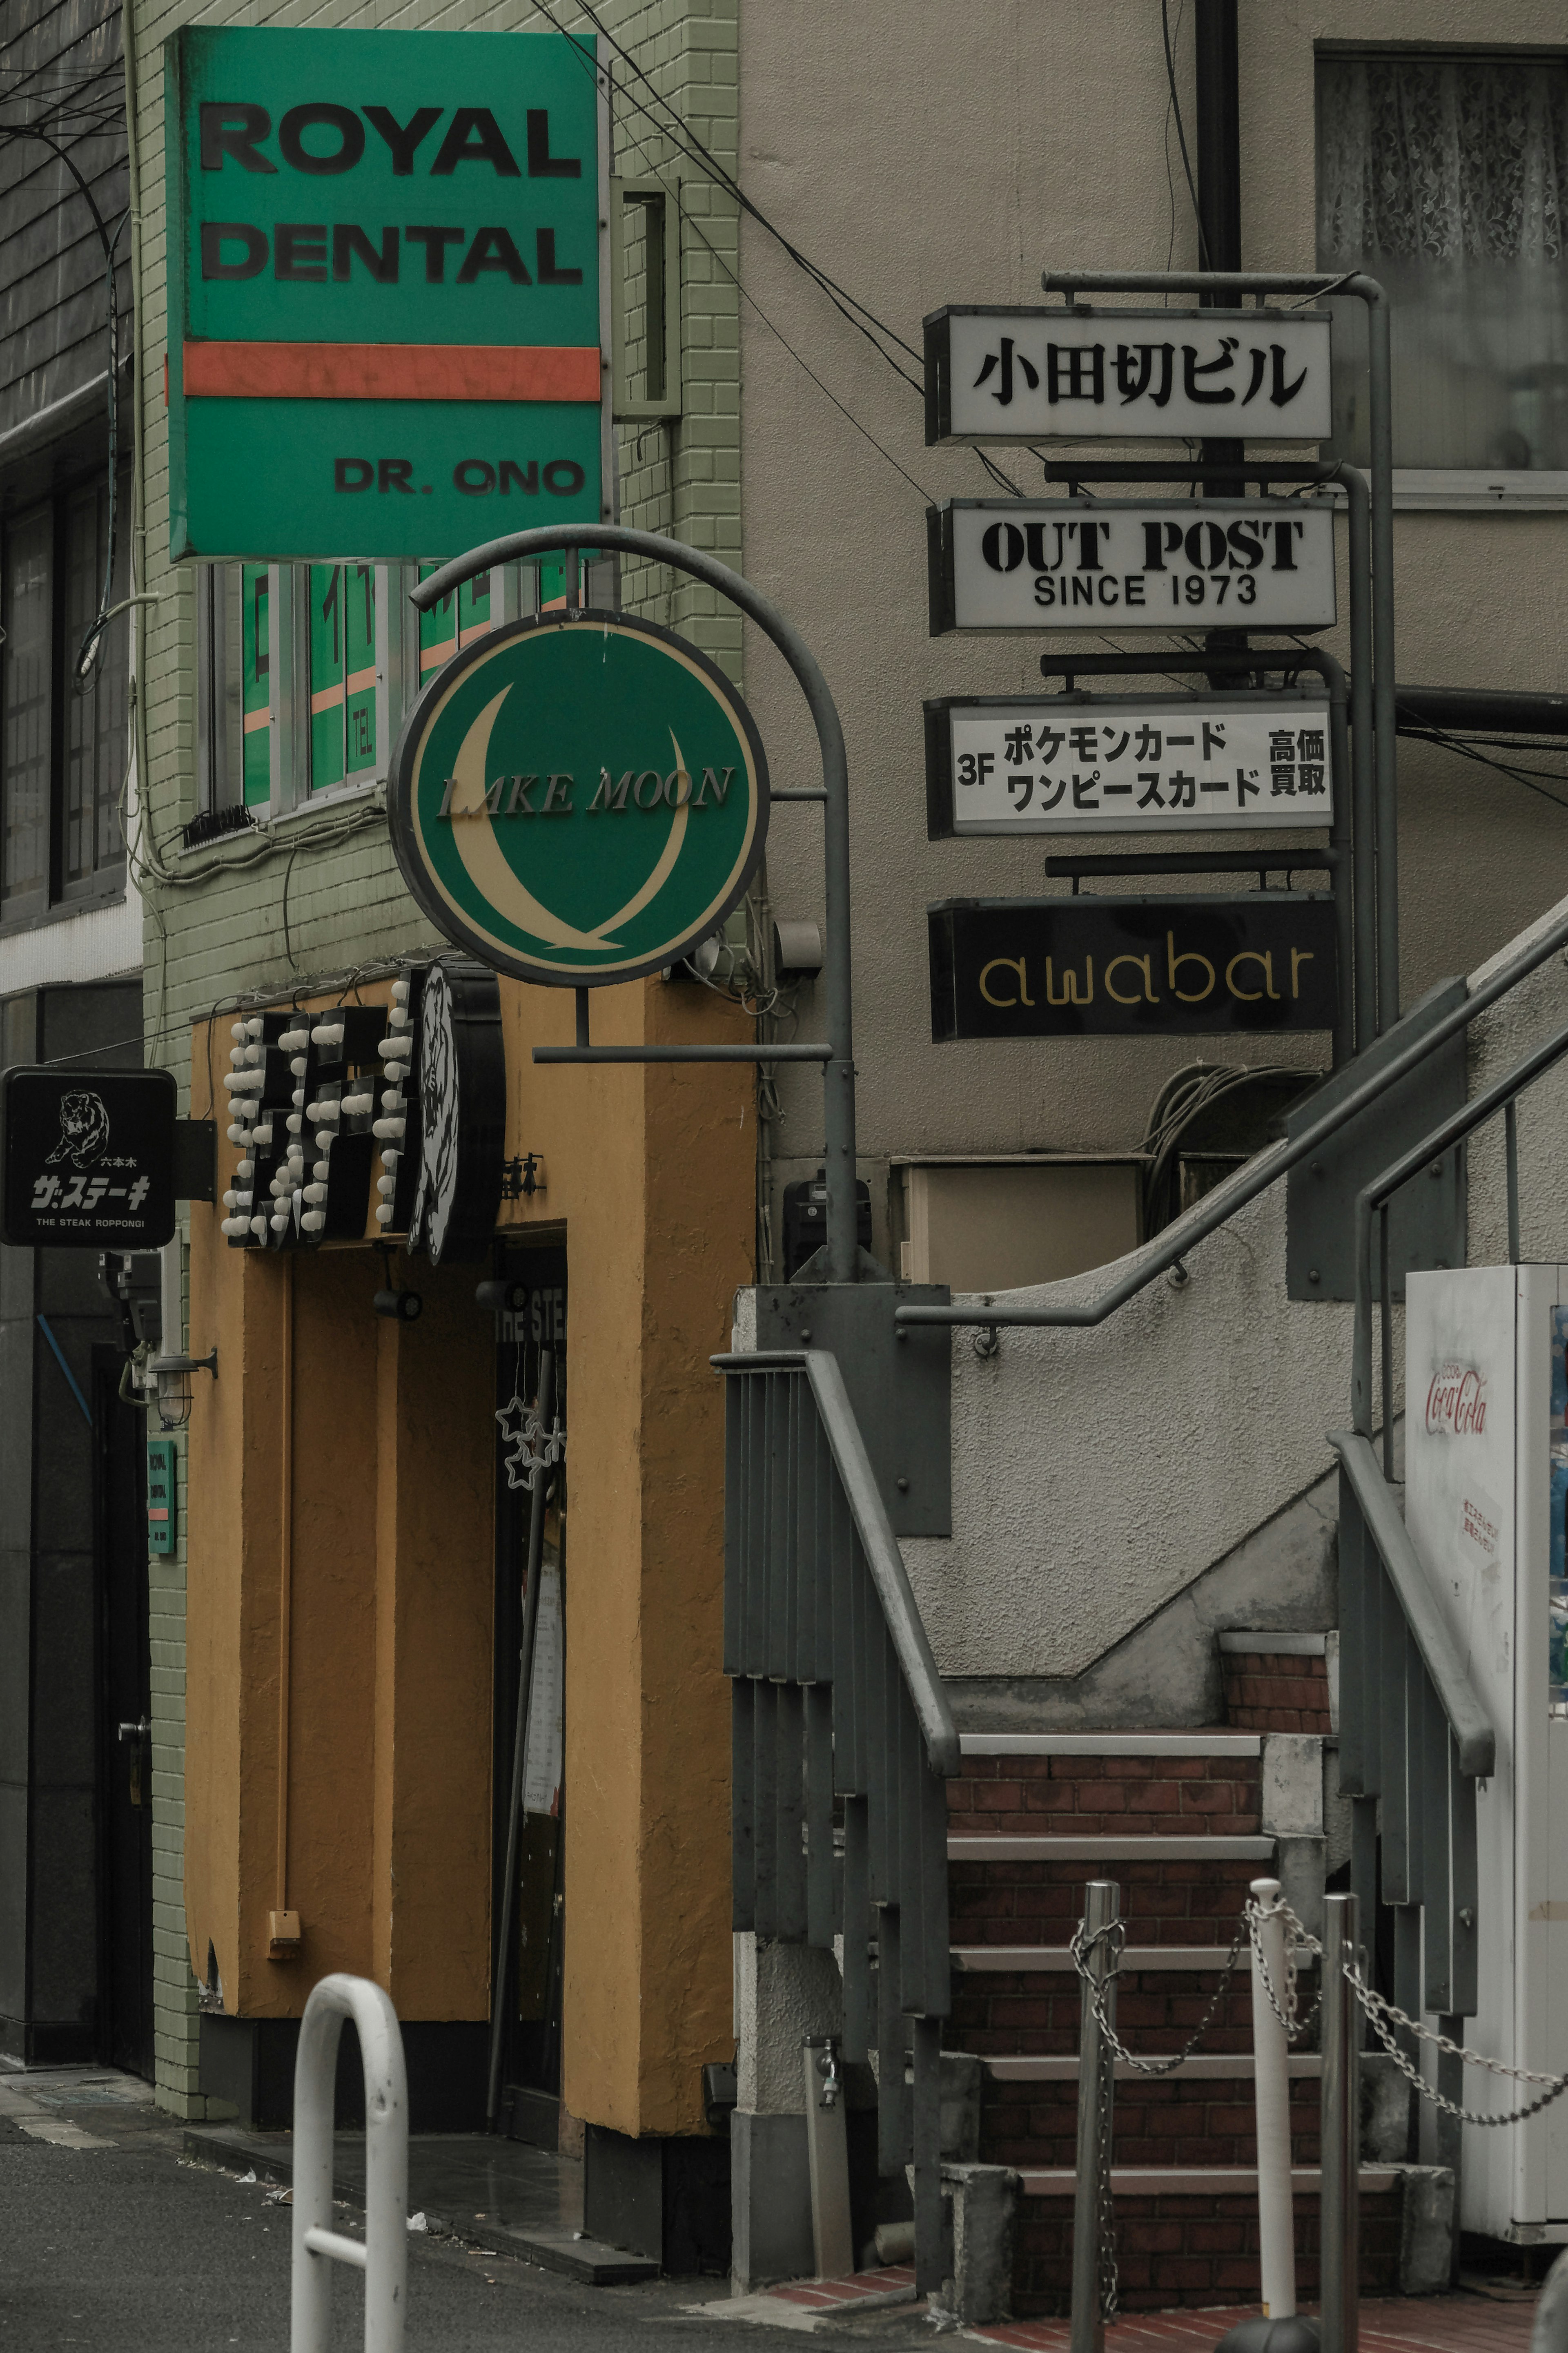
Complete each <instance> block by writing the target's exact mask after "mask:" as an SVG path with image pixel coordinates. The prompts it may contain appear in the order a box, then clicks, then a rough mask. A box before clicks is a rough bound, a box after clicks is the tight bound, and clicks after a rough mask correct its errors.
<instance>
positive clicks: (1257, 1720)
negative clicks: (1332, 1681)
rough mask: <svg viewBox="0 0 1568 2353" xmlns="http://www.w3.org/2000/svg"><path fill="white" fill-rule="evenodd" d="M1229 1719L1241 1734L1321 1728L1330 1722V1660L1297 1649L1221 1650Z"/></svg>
mask: <svg viewBox="0 0 1568 2353" xmlns="http://www.w3.org/2000/svg"><path fill="white" fill-rule="evenodd" d="M1220 1670H1221V1672H1222V1673H1223V1675H1224V1678H1225V1715H1226V1723H1227V1724H1231V1725H1235V1726H1236V1728H1237V1731H1238V1732H1320V1733H1328V1732H1331V1731H1332V1729H1333V1726H1332V1725H1331V1723H1330V1721H1329V1668H1328V1662H1327V1660H1326V1659H1311V1658H1301V1657H1300V1656H1298V1655H1297V1653H1296V1652H1294V1651H1283V1652H1276V1651H1221V1653H1220Z"/></svg>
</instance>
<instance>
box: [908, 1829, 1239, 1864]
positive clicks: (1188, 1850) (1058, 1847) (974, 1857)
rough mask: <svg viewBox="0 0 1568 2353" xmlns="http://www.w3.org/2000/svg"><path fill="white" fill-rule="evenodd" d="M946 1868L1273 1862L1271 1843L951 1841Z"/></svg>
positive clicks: (1214, 1840) (1104, 1836) (1217, 1839)
mask: <svg viewBox="0 0 1568 2353" xmlns="http://www.w3.org/2000/svg"><path fill="white" fill-rule="evenodd" d="M947 1859H948V1861H949V1862H1272V1861H1273V1859H1274V1841H1273V1840H1272V1839H1271V1838H1229V1837H1215V1838H1117V1837H1113V1836H1111V1835H1110V1834H1109V1833H1103V1834H1101V1835H1099V1836H1092V1837H1089V1838H1050V1837H1038V1838H1037V1837H1013V1836H1010V1835H1009V1836H1004V1837H1000V1838H950V1839H949V1840H948V1842H947Z"/></svg>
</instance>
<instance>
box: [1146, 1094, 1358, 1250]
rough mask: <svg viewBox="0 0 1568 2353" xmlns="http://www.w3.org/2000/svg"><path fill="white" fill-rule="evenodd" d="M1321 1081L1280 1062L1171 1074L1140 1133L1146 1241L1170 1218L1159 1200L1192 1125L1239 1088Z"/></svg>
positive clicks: (1171, 1213)
mask: <svg viewBox="0 0 1568 2353" xmlns="http://www.w3.org/2000/svg"><path fill="white" fill-rule="evenodd" d="M1320 1076H1321V1072H1319V1071H1299V1070H1294V1069H1292V1068H1291V1067H1290V1066H1289V1064H1288V1063H1284V1062H1264V1063H1257V1064H1247V1063H1239V1064H1237V1063H1226V1062H1202V1061H1199V1062H1187V1063H1184V1065H1183V1067H1182V1069H1180V1070H1179V1071H1173V1072H1172V1074H1171V1076H1170V1077H1169V1078H1168V1079H1167V1080H1166V1081H1165V1083H1164V1085H1163V1087H1162V1088H1161V1090H1160V1092H1159V1093H1158V1094H1157V1095H1156V1096H1155V1098H1154V1101H1153V1103H1152V1106H1151V1108H1150V1112H1149V1118H1148V1122H1147V1124H1146V1125H1145V1128H1144V1131H1143V1143H1142V1150H1143V1151H1144V1152H1146V1153H1148V1154H1149V1155H1150V1163H1149V1166H1148V1167H1147V1169H1146V1170H1145V1171H1144V1176H1143V1204H1144V1229H1145V1233H1146V1235H1147V1234H1154V1233H1158V1232H1159V1231H1160V1230H1161V1229H1162V1228H1163V1227H1164V1226H1167V1225H1169V1223H1170V1222H1171V1219H1172V1218H1173V1216H1174V1215H1175V1210H1174V1208H1173V1207H1171V1205H1170V1204H1169V1203H1168V1202H1167V1200H1166V1199H1165V1198H1164V1195H1165V1191H1166V1189H1167V1188H1168V1185H1169V1180H1170V1178H1171V1176H1172V1175H1173V1168H1172V1162H1173V1158H1174V1156H1175V1154H1176V1151H1177V1148H1178V1146H1179V1145H1180V1144H1181V1141H1182V1138H1183V1137H1184V1135H1185V1134H1186V1133H1187V1131H1188V1129H1189V1128H1190V1127H1191V1126H1192V1125H1193V1124H1194V1121H1195V1120H1197V1119H1199V1118H1201V1117H1202V1115H1203V1114H1204V1113H1205V1112H1210V1111H1213V1110H1214V1108H1215V1105H1216V1104H1217V1103H1222V1102H1223V1101H1224V1100H1225V1099H1226V1097H1227V1096H1229V1095H1233V1094H1235V1093H1236V1092H1237V1091H1238V1089H1240V1088H1242V1087H1249V1086H1256V1085H1258V1084H1259V1083H1261V1082H1266V1081H1268V1080H1276V1081H1279V1080H1289V1081H1292V1082H1297V1083H1299V1084H1300V1085H1301V1086H1303V1087H1306V1086H1310V1084H1311V1082H1312V1081H1313V1080H1314V1079H1316V1078H1318V1077H1320Z"/></svg>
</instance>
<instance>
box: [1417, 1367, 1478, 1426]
mask: <svg viewBox="0 0 1568 2353" xmlns="http://www.w3.org/2000/svg"><path fill="white" fill-rule="evenodd" d="M1486 1426H1487V1385H1486V1382H1485V1381H1484V1380H1483V1379H1482V1377H1481V1376H1480V1374H1479V1373H1478V1372H1477V1370H1476V1368H1475V1366H1474V1365H1440V1366H1438V1368H1437V1370H1436V1372H1435V1373H1434V1374H1433V1376H1432V1386H1431V1388H1429V1389H1428V1390H1427V1392H1426V1428H1427V1430H1428V1431H1437V1430H1444V1431H1446V1432H1447V1435H1448V1436H1449V1437H1450V1438H1479V1436H1480V1434H1481V1432H1482V1431H1483V1430H1485V1428H1486Z"/></svg>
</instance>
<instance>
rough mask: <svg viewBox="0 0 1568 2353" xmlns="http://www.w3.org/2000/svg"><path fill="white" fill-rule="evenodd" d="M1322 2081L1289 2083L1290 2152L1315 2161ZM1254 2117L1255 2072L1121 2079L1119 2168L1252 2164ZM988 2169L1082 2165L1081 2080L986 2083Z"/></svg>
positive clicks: (1115, 2126) (1116, 2114)
mask: <svg viewBox="0 0 1568 2353" xmlns="http://www.w3.org/2000/svg"><path fill="white" fill-rule="evenodd" d="M1257 2126H1258V2119H1257V2110H1256V2108H1255V2106H1254V2104H1253V2088H1252V2080H1251V2078H1250V2076H1244V2075H1236V2076H1231V2077H1228V2078H1226V2077H1215V2076H1191V2075H1172V2076H1167V2077H1164V2078H1163V2079H1150V2080H1147V2081H1143V2080H1138V2079H1134V2080H1132V2081H1131V2082H1121V2081H1119V2082H1118V2084H1117V2086H1116V2098H1115V2103H1114V2105H1113V2107H1112V2110H1111V2155H1112V2160H1113V2162H1114V2163H1115V2164H1117V2165H1255V2164H1256V2163H1257V2161H1258V2128H1257ZM1320 2132H1321V2099H1320V2095H1319V2085H1318V2083H1317V2079H1316V2078H1315V2077H1310V2076H1298V2077H1296V2078H1295V2079H1294V2080H1293V2082H1292V2084H1291V2087H1290V2156H1291V2162H1292V2163H1293V2164H1296V2165H1316V2163H1317V2162H1318V2151H1319V2147H1320V2145H1321V2144H1320ZM980 2155H981V2159H982V2161H983V2163H984V2164H986V2165H1014V2166H1017V2167H1019V2168H1032V2167H1039V2166H1043V2167H1047V2168H1064V2167H1065V2168H1069V2169H1070V2168H1072V2167H1073V2166H1074V2165H1075V2164H1076V2163H1077V2161H1078V2085H1077V2084H1074V2083H1071V2082H1068V2083H1046V2084H1012V2083H994V2082H992V2083H989V2084H987V2086H986V2094H985V2102H984V2119H983V2123H982V2128H981V2136H980Z"/></svg>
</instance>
